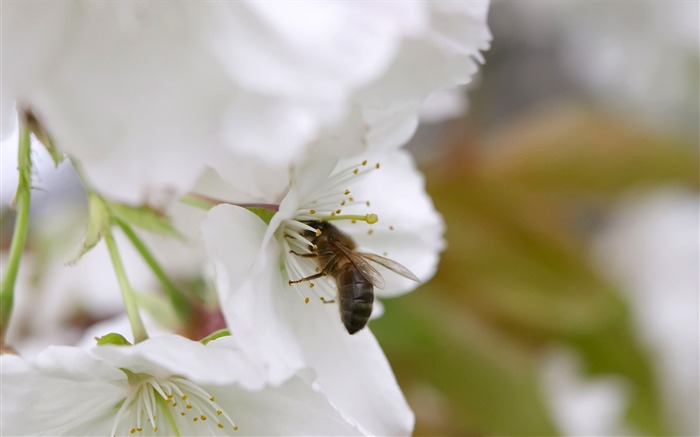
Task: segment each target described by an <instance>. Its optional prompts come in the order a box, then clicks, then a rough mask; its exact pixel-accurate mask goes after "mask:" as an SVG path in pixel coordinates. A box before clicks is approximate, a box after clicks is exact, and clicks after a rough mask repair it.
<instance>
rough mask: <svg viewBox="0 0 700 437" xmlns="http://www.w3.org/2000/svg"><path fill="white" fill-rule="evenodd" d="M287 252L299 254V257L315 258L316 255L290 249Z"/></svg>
mask: <svg viewBox="0 0 700 437" xmlns="http://www.w3.org/2000/svg"><path fill="white" fill-rule="evenodd" d="M289 253H292V254H294V255H296V256H300V257H302V258H315V257H317V256H318V254H317V253H296V252H294V251H293V250H290V251H289Z"/></svg>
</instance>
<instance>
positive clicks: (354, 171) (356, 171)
mask: <svg viewBox="0 0 700 437" xmlns="http://www.w3.org/2000/svg"><path fill="white" fill-rule="evenodd" d="M359 171H360V170H358V169H355V170H353V171H352V172H353V173H355V174H357V173H358V172H359Z"/></svg>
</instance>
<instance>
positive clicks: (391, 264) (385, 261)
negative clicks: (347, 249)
mask: <svg viewBox="0 0 700 437" xmlns="http://www.w3.org/2000/svg"><path fill="white" fill-rule="evenodd" d="M360 255H362V257H363V258H365V259H368V260H370V261H372V262H375V263H377V264H379V265H382V266H384V267H386V268H387V269H389V270H391V271H392V272H394V273H396V274H399V275H401V276H403V277H404V278H408V279H410V280H412V281H416V282H420V279H418V277H417V276H416V275H414V274H413V272H412V271H410V270H408V269H407V268H406V267H404V266H402V265H401V264H399V263H397V262H396V261H392V260H390V259H389V258H384V257H383V256H379V255H375V254H373V253H362V254H360Z"/></svg>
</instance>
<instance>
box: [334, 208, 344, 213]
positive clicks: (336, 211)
mask: <svg viewBox="0 0 700 437" xmlns="http://www.w3.org/2000/svg"><path fill="white" fill-rule="evenodd" d="M341 212H343V210H342V209H336V210H335V213H336V214H340V213H341Z"/></svg>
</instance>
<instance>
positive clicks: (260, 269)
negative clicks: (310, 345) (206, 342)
mask: <svg viewBox="0 0 700 437" xmlns="http://www.w3.org/2000/svg"><path fill="white" fill-rule="evenodd" d="M266 231H267V226H266V225H265V223H264V222H263V221H262V220H261V219H260V218H259V217H257V216H256V215H255V214H253V213H251V212H249V211H247V210H245V209H243V208H239V207H235V206H231V205H220V206H217V207H215V208H213V209H212V210H211V211H210V212H209V214H208V215H207V218H206V220H205V221H204V223H203V224H202V233H203V237H204V243H205V245H206V247H207V251H208V253H209V257H210V258H211V259H212V260H213V261H214V263H215V266H216V275H217V288H218V293H219V298H220V303H221V308H222V310H223V313H224V316H225V317H226V321H227V324H228V326H229V328H230V329H231V332H232V334H233V335H234V337H235V339H236V340H237V341H238V342H239V344H240V348H241V350H242V351H244V352H245V353H246V354H247V355H248V357H249V359H251V360H255V361H256V362H257V363H258V364H259V366H260V369H261V373H262V374H263V375H264V376H263V377H264V378H265V380H266V381H269V382H270V383H272V384H279V383H280V382H282V381H284V380H286V379H288V378H289V377H290V376H291V375H292V374H294V373H296V371H297V370H298V369H300V368H302V367H303V362H302V360H301V356H300V351H299V350H298V347H297V344H296V341H295V340H294V338H293V336H292V333H291V332H289V329H288V328H287V323H288V321H287V320H286V319H285V316H291V315H292V313H293V311H294V309H293V308H294V307H295V306H298V305H299V302H298V301H300V300H299V298H298V296H297V295H296V294H295V293H294V292H293V290H292V289H291V288H289V289H288V292H287V293H279V292H278V290H280V289H281V288H282V287H283V286H286V284H283V281H284V279H283V278H282V275H281V274H280V270H279V268H280V267H279V266H280V252H279V247H278V246H277V243H276V241H275V240H269V241H268V244H266V245H264V244H263V239H264V236H265V232H266Z"/></svg>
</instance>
